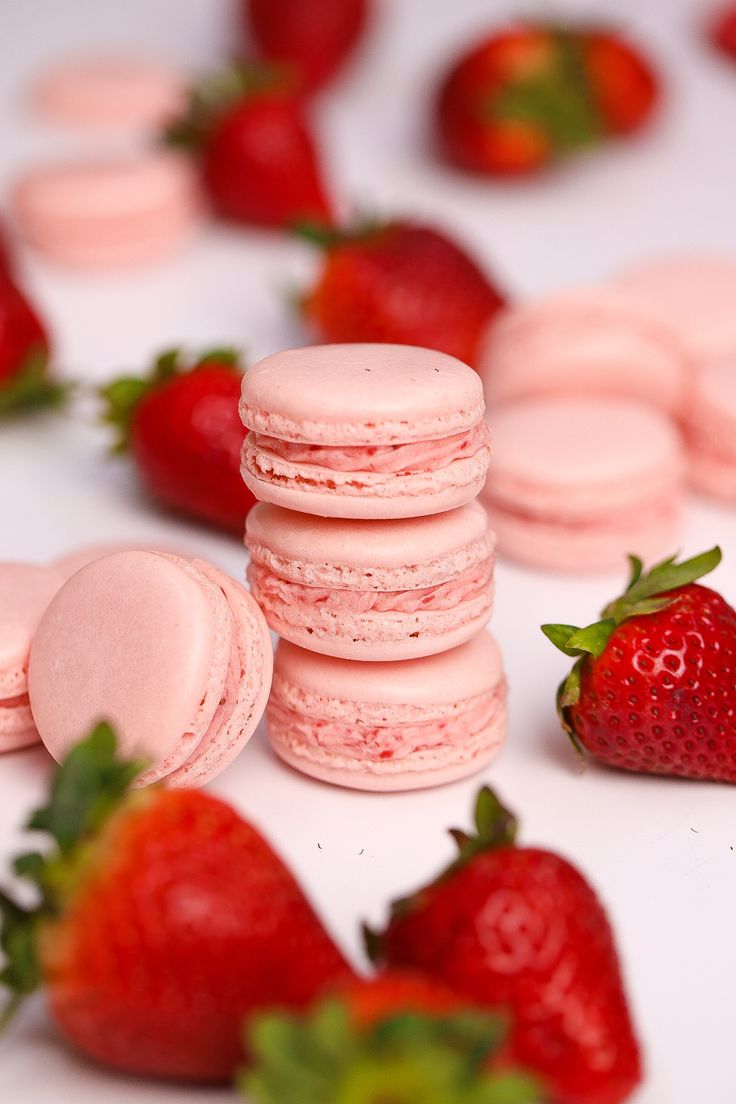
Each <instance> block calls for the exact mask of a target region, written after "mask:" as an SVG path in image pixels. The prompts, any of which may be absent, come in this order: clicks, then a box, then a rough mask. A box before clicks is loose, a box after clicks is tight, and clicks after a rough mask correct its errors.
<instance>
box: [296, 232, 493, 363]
mask: <svg viewBox="0 0 736 1104" xmlns="http://www.w3.org/2000/svg"><path fill="white" fill-rule="evenodd" d="M315 238H316V240H318V241H319V242H320V244H322V245H323V246H324V248H325V251H326V252H325V261H324V265H323V268H322V271H321V273H320V275H319V276H318V278H317V281H316V283H315V284H314V286H313V287H312V289H311V291H310V292H309V293H308V294H307V295H306V296H305V298H304V302H303V309H304V314H305V317H306V318H307V320H308V321H309V322H310V323H311V326H312V328H313V330H314V333H315V335H316V336H317V338H318V339H319V340H321V341H337V342H340V341H380V342H393V343H397V344H400V345H422V346H424V347H425V348H429V349H439V350H440V351H441V352H444V353H450V354H451V355H452V356H456V357H459V359H460V360H464V361H466V363H468V364H473V363H474V361H475V358H476V354H477V351H478V346H479V342H480V339H481V337H482V335H483V333H484V331H485V328H486V327H487V325H488V323H489V322H490V321H491V319H492V318H493V317H494V316H495V315H496V313H497V312H498V311H499V310H500V309H501V308H502V307H503V306H504V304H505V298H504V294H503V292H502V291H500V290H499V288H498V287H497V286H495V285H494V284H493V283H492V282H491V281H490V279H489V278H488V277H487V276H486V275H485V273H484V272H483V271H482V269H481V268H480V267H479V265H478V264H477V263H476V261H474V260H473V258H472V257H471V256H469V254H468V253H466V252H465V250H464V249H462V248H461V247H460V246H459V245H457V244H456V243H455V242H454V241H452V239H451V238H449V237H447V235H445V234H443V233H442V232H440V231H438V230H435V229H434V228H433V227H431V226H424V225H422V224H420V223H414V222H406V221H403V220H396V221H393V222H387V223H384V224H379V225H370V226H365V227H362V228H358V229H356V230H355V231H354V232H335V233H334V234H331V233H330V232H326V233H324V234H319V233H318V234H317V235H315Z"/></svg>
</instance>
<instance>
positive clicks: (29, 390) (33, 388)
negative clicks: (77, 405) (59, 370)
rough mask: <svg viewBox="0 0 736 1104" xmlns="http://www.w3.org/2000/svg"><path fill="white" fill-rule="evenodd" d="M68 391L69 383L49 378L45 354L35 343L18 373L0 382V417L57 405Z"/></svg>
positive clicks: (60, 403) (64, 398)
mask: <svg viewBox="0 0 736 1104" xmlns="http://www.w3.org/2000/svg"><path fill="white" fill-rule="evenodd" d="M70 391H71V385H70V384H64V383H59V382H58V381H56V380H52V379H49V376H48V355H47V352H46V349H44V348H41V347H40V346H39V347H38V348H37V349H34V350H33V351H32V352H30V353H29V354H28V356H27V358H26V361H25V363H24V365H23V367H22V368H21V369H20V371H19V372H17V373H16V374H15V375H13V376H11V377H10V378H9V379H7V380H3V382H2V384H0V416H4V415H8V414H15V413H17V412H19V411H24V410H41V409H50V408H52V407H58V406H61V405H62V404H63V403H64V402H65V400H66V399H67V398H68V396H69V393H70Z"/></svg>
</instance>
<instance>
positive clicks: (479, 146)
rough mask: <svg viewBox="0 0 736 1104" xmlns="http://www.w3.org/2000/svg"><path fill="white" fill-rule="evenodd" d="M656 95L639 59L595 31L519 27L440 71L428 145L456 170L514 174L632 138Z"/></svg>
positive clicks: (618, 42) (617, 41) (632, 51)
mask: <svg viewBox="0 0 736 1104" xmlns="http://www.w3.org/2000/svg"><path fill="white" fill-rule="evenodd" d="M656 91H657V82H656V78H655V76H654V74H653V72H652V70H651V68H650V67H649V65H648V63H647V62H646V60H645V59H644V58H643V56H641V55H640V53H639V52H638V51H637V50H636V49H635V48H634V47H632V46H630V45H628V44H627V43H626V42H624V41H623V40H621V39H620V38H618V37H617V36H616V35H614V34H611V33H610V32H608V31H607V30H605V29H597V28H592V29H591V28H586V27H580V28H576V27H568V26H557V25H552V24H544V23H528V24H520V25H517V26H513V27H510V28H508V29H507V30H504V31H500V32H497V33H496V34H492V35H490V36H489V37H487V38H486V39H484V40H483V41H482V42H480V43H478V44H477V45H476V46H474V47H473V48H472V49H471V50H470V51H468V52H467V53H466V54H464V55H463V56H462V57H461V58H460V59H459V60H458V61H456V62H455V64H454V65H453V66H452V67H451V68H450V70H449V72H448V73H447V74H446V75H445V77H444V79H443V80H442V83H441V85H440V89H439V93H438V97H437V104H436V130H437V139H438V143H439V146H440V149H441V151H442V153H443V154H444V156H445V157H446V158H447V159H448V160H450V161H452V162H454V163H455V164H457V165H460V166H461V167H463V168H466V169H470V170H472V171H475V172H480V173H485V174H488V175H492V176H519V175H524V174H528V173H532V172H535V171H538V170H540V169H541V168H543V167H544V166H546V165H549V164H550V163H551V162H553V161H555V160H558V159H559V158H562V157H565V156H567V155H569V154H571V153H574V152H575V151H576V150H579V149H582V148H584V147H587V146H593V145H596V144H598V143H600V142H601V141H602V140H603V139H604V138H605V137H606V135H608V134H611V133H621V132H624V131H629V130H633V129H634V128H635V127H636V126H637V125H639V124H640V123H641V122H643V121H644V119H645V118H646V116H647V115H648V114H649V112H650V110H651V108H652V106H653V102H654V99H655V98H656Z"/></svg>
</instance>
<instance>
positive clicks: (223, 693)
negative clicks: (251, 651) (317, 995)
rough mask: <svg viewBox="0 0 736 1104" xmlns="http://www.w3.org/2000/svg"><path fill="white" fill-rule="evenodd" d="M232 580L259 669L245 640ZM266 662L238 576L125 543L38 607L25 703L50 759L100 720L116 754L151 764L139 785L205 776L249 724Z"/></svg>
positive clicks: (265, 640) (266, 680) (255, 615)
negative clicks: (110, 732) (111, 730)
mask: <svg viewBox="0 0 736 1104" xmlns="http://www.w3.org/2000/svg"><path fill="white" fill-rule="evenodd" d="M236 587H237V590H238V591H239V592H240V595H239V603H240V604H242V603H245V604H247V607H248V609H247V611H246V612H248V614H249V617H250V623H249V624H248V625H245V631H247V632H249V633H250V636H251V637H252V638H253V640H254V641H255V644H256V646H257V652H258V656H257V658H258V663H259V664H260V668H258V666H257V664H256V663H255V661H254V660H253V658H252V657H251V659H250V662H249V657H248V655H247V654H246V651H245V649H244V645H243V634H244V621H243V618H242V616H241V615H240V609H239V607H238V606H235V605H234V604H233V601H232V600H231V598H232V596H231V593H230V588H233V589H235V588H236ZM271 664H272V654H271V642H270V634H269V632H268V629H267V626H266V624H265V620H264V619H263V616H262V614H261V613H260V610H258V608H257V606H256V604H255V602H254V601H253V599H252V598H251V597H250V595H248V594H247V592H245V591H244V590H243V589H242V588H241V587H239V586H237V584H235V583H234V581H232V580H229V581H226V580H225V579H224V577H223V576H222V573H220V572H218V571H217V569H214V568H212V567H211V565H208V564H205V563H204V562H202V561H193V562H191V563H190V562H189V561H187V560H184V559H182V558H181V557H178V556H174V555H171V554H164V553H157V552H135V551H133V552H121V553H117V554H114V555H111V556H105V557H103V558H102V559H98V560H96V561H94V562H93V563H91V564H88V565H87V566H86V567H83V568H81V569H80V570H79V571H77V572H76V573H75V574H74V575H72V576H71V578H70V579H68V580H67V582H66V583H65V584H64V586H63V587H62V588H61V590H60V591H59V592H58V594H57V595H56V597H55V598H54V600H53V601H52V602H51V604H50V606H49V607H48V609H47V610H46V613H45V614H44V616H43V617H42V619H41V622H40V624H39V626H38V629H37V632H36V635H35V638H34V641H33V645H32V648H31V660H30V667H29V693H30V699H31V708H32V710H33V715H34V718H35V720H36V724H37V726H38V729H39V732H40V734H41V737H42V739H43V741H44V743H45V744H46V746H47V748H48V749H49V751H50V752H51V753H52V754H53V755H54V757H55V758H56V759H61V758H63V756H64V755H65V754H66V752H67V751H68V750H69V748H70V747H71V746H73V744H75V743H76V742H77V741H78V740H80V739H82V738H83V737H84V736H85V735H86V733H87V732H88V731H89V730H90V729H91V727H92V726H93V725H94V724H96V723H97V722H98V721H100V720H108V721H109V722H110V723H111V724H112V725H113V726H114V727H115V729H116V732H117V734H118V739H119V742H120V748H121V751H122V753H123V754H124V755H128V756H140V757H141V758H142V759H144V760H145V761H147V762H148V763H149V764H150V766H149V769H148V770H147V771H146V772H145V773H144V775H143V776H142V778H141V780H140V781H141V782H143V783H149V782H154V781H157V780H159V779H161V778H163V777H167V779H168V780H169V781H170V782H174V783H175V784H202V783H203V782H204V781H207V780H208V779H209V778H210V777H213V776H214V774H215V773H217V772H218V771H219V770H220V769H222V767H223V766H225V765H226V763H227V762H228V761H229V760H230V759H231V758H232V757H233V755H234V754H235V753H237V751H238V750H239V749H240V747H241V746H242V744H243V743H244V742H245V740H246V739H247V738H248V736H249V735H250V734H251V733H252V732H253V730H254V729H255V726H256V724H257V722H258V719H259V716H260V713H261V712H262V710H263V708H264V707H265V702H266V696H267V693H268V686H269V685H270V677H271ZM244 680H245V681H244ZM246 699H247V701H246ZM233 730H235V731H236V732H237V736H238V741H237V746H236V747H233V746H232V745H233V739H232V733H233ZM221 732H224V733H225V736H226V737H227V738H226V739H225V741H224V745H223V747H222V749H221V750H222V755H219V756H216V755H214V754H213V748H212V746H211V743H212V741H213V740H214V739H215V738H219V736H220V733H221Z"/></svg>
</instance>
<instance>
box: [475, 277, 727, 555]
mask: <svg viewBox="0 0 736 1104" xmlns="http://www.w3.org/2000/svg"><path fill="white" fill-rule="evenodd" d="M479 372H480V374H481V376H482V378H483V382H484V389H485V395H486V401H487V403H488V407H489V411H490V416H491V418H492V421H493V428H494V464H493V468H492V470H491V472H490V475H489V478H488V483H487V486H486V489H485V492H484V494H485V500H486V503H487V505H488V509H489V511H490V514H491V520H492V523H493V525H494V528H495V529H496V530H497V533H498V545H499V551H500V552H501V553H503V554H505V555H508V556H509V557H510V558H512V559H517V560H520V561H523V562H525V563H527V564H529V565H533V566H537V567H543V568H552V569H559V570H573V571H582V570H607V569H609V568H610V569H614V568H617V567H620V566H621V565H622V564H623V562H624V558H625V556H626V554H627V553H629V552H637V553H638V554H642V555H645V556H657V555H660V554H667V553H670V552H672V551H674V550H675V548H676V546H677V539H678V529H679V515H680V512H681V506H682V502H683V500H684V485H685V481H686V476H687V475H688V474H689V478H690V482H691V484H692V485H693V486H694V487H695V488H697V489H698V490H700V491H702V492H704V493H706V494H710V495H714V496H716V497H720V498H723V499H727V500H730V501H732V502H736V447H734V446H733V445H732V441H733V439H734V434H733V432H732V431H733V430H736V263H734V262H730V261H727V260H725V259H719V258H713V257H700V258H698V257H691V258H682V259H670V260H666V261H660V262H657V263H651V264H642V265H640V266H638V267H636V268H634V269H632V270H631V271H629V272H628V273H623V274H622V275H620V276H619V277H618V278H617V279H616V280H613V281H611V282H609V283H607V284H605V285H601V286H598V287H592V288H585V289H574V290H570V291H566V292H556V293H554V294H552V295H549V296H546V297H542V298H539V299H537V300H535V301H532V302H530V303H526V304H523V305H521V306H519V307H515V308H512V309H510V310H508V311H507V312H506V313H505V314H504V315H503V316H502V317H501V319H500V320H499V321H497V322H496V323H495V324H494V325H493V326H492V327H491V328H490V330H489V333H488V335H487V338H486V340H485V342H484V346H483V352H482V356H481V360H480V363H479Z"/></svg>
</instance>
